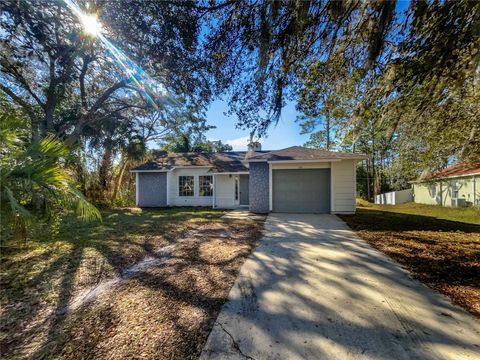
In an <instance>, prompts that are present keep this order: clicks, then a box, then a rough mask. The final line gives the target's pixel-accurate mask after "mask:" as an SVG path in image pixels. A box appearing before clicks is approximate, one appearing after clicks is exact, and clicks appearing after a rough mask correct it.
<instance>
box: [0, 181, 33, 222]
mask: <svg viewBox="0 0 480 360" xmlns="http://www.w3.org/2000/svg"><path fill="white" fill-rule="evenodd" d="M2 193H3V194H5V196H4V197H5V198H6V201H7V203H8V204H9V205H10V210H11V214H12V215H13V216H20V217H21V218H22V219H23V220H24V221H25V222H28V221H30V220H31V219H33V215H32V214H31V213H30V211H28V210H27V209H25V207H23V206H22V205H21V204H20V203H19V202H18V201H17V199H15V196H14V195H13V191H12V190H11V189H10V188H9V187H7V186H2Z"/></svg>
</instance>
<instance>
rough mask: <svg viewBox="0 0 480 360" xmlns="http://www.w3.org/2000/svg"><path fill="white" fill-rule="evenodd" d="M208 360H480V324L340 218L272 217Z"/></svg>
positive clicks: (238, 284)
mask: <svg viewBox="0 0 480 360" xmlns="http://www.w3.org/2000/svg"><path fill="white" fill-rule="evenodd" d="M265 228H266V229H265V235H264V237H263V239H262V240H261V242H260V244H259V245H258V247H257V248H256V249H255V250H254V252H253V254H252V255H251V257H250V258H249V259H248V260H247V261H246V262H245V264H244V265H243V267H242V269H241V272H240V275H239V277H238V278H237V281H236V283H235V285H234V287H233V288H232V290H231V292H230V299H229V301H228V302H227V303H226V304H225V305H224V307H223V309H222V311H221V313H220V315H219V316H218V318H217V321H216V323H215V326H214V328H213V330H212V332H211V334H210V336H209V338H208V341H207V344H206V346H205V348H204V350H203V352H202V356H201V358H202V359H256V360H260V359H480V322H479V321H478V320H477V319H475V318H474V317H473V316H471V315H470V314H468V313H466V312H465V311H463V310H462V309H460V308H458V307H456V306H454V305H452V304H450V303H449V301H448V300H447V299H446V298H445V297H443V296H442V295H440V294H438V293H436V292H435V291H433V290H431V289H429V288H427V287H426V286H424V285H423V284H421V283H419V282H418V281H415V280H412V279H411V278H410V277H409V275H408V273H407V272H406V271H405V270H403V269H402V268H400V267H399V266H398V265H397V264H395V263H394V262H392V261H391V260H389V259H388V258H387V257H386V256H385V255H383V254H382V253H380V252H378V251H376V250H374V249H373V248H371V247H370V246H369V245H368V244H367V243H366V242H364V241H363V240H361V239H359V238H358V237H357V236H355V234H354V233H353V232H352V231H351V230H349V228H348V227H347V226H346V224H345V223H344V222H343V221H341V220H340V219H339V218H337V217H336V216H333V215H300V214H272V215H270V216H269V217H268V219H267V221H266V225H265Z"/></svg>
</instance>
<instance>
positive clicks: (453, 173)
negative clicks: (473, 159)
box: [420, 163, 480, 181]
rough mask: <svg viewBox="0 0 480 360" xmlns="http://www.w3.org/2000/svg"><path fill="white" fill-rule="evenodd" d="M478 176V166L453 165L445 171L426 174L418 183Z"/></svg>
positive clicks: (479, 168)
mask: <svg viewBox="0 0 480 360" xmlns="http://www.w3.org/2000/svg"><path fill="white" fill-rule="evenodd" d="M477 174H480V164H478V165H476V166H474V165H467V164H463V163H459V164H455V165H452V166H449V167H446V168H445V169H442V170H438V171H436V172H433V173H426V174H424V175H423V176H422V177H421V178H420V181H428V180H434V179H444V178H450V177H459V176H469V175H477Z"/></svg>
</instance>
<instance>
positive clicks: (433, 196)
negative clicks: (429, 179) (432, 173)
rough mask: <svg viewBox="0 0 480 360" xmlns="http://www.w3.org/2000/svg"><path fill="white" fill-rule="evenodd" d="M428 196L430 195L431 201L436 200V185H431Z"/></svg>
mask: <svg viewBox="0 0 480 360" xmlns="http://www.w3.org/2000/svg"><path fill="white" fill-rule="evenodd" d="M430 194H431V195H432V199H436V198H437V185H436V184H431V185H430Z"/></svg>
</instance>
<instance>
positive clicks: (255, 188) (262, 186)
mask: <svg viewBox="0 0 480 360" xmlns="http://www.w3.org/2000/svg"><path fill="white" fill-rule="evenodd" d="M249 193H250V211H252V212H255V213H268V211H269V203H270V202H269V165H268V163H266V162H251V163H250V183H249Z"/></svg>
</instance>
